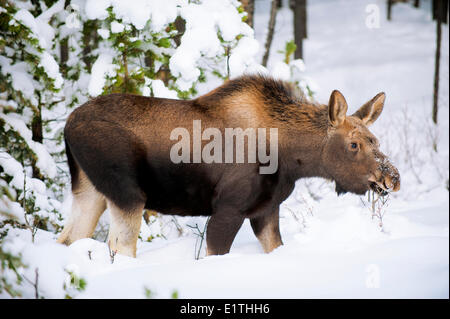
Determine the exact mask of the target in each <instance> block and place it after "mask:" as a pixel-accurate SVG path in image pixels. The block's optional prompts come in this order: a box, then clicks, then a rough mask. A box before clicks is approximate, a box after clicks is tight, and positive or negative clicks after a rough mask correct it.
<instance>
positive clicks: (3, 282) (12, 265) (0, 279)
mask: <svg viewBox="0 0 450 319" xmlns="http://www.w3.org/2000/svg"><path fill="white" fill-rule="evenodd" d="M20 267H24V265H23V264H22V259H21V257H20V256H15V255H13V254H11V253H9V252H6V251H4V250H3V248H2V246H1V245H0V293H2V292H4V291H5V292H6V293H7V294H8V295H10V296H11V297H21V296H22V294H21V292H20V291H19V289H18V286H20V284H21V283H22V281H23V278H22V276H21V275H20V274H19V272H18V269H19V268H20ZM7 272H9V273H10V275H12V277H14V279H13V282H10V280H9V278H8V277H9V276H7V275H6V273H7Z"/></svg>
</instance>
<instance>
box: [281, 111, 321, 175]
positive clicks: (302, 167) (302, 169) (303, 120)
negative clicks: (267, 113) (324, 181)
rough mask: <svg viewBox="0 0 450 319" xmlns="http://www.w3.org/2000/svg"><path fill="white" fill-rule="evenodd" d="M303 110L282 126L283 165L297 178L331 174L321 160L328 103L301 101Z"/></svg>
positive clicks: (293, 114)
mask: <svg viewBox="0 0 450 319" xmlns="http://www.w3.org/2000/svg"><path fill="white" fill-rule="evenodd" d="M297 107H299V108H300V110H301V111H300V112H295V113H291V114H290V115H291V119H290V124H292V123H294V125H289V127H288V128H286V129H285V130H283V133H282V134H283V138H282V140H283V142H282V144H283V145H282V146H281V148H282V150H281V152H280V153H281V154H280V157H281V161H282V162H283V164H282V165H284V166H285V167H286V171H287V173H288V174H289V175H290V176H292V177H293V178H294V179H299V178H302V177H324V178H330V176H328V174H327V172H326V170H325V168H324V167H323V164H322V150H323V147H324V145H325V142H326V138H327V130H328V114H327V112H326V110H327V108H326V106H317V105H311V104H302V105H300V106H297Z"/></svg>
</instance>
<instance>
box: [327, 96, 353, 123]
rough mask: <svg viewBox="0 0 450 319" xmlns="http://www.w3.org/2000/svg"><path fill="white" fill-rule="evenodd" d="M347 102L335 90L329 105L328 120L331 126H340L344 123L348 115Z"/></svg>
mask: <svg viewBox="0 0 450 319" xmlns="http://www.w3.org/2000/svg"><path fill="white" fill-rule="evenodd" d="M347 108H348V106H347V102H346V101H345V98H344V96H343V95H342V93H341V92H339V91H338V90H334V91H333V92H332V93H331V96H330V102H329V103H328V120H329V121H330V123H331V125H333V126H339V125H341V124H342V123H344V120H345V116H346V114H347Z"/></svg>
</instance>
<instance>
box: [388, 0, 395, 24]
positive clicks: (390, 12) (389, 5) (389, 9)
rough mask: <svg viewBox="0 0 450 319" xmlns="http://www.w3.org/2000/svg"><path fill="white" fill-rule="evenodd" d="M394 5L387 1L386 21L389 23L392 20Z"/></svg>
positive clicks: (389, 0) (392, 2)
mask: <svg viewBox="0 0 450 319" xmlns="http://www.w3.org/2000/svg"><path fill="white" fill-rule="evenodd" d="M393 4H394V1H393V0H387V19H388V21H391V18H392V5H393Z"/></svg>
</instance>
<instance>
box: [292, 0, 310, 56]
mask: <svg viewBox="0 0 450 319" xmlns="http://www.w3.org/2000/svg"><path fill="white" fill-rule="evenodd" d="M292 4H293V10H294V40H295V45H296V46H297V50H296V51H295V53H294V57H295V59H303V39H306V37H307V29H306V28H307V26H306V24H307V21H306V19H307V18H306V0H295V1H292Z"/></svg>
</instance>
